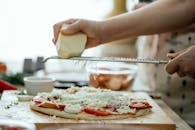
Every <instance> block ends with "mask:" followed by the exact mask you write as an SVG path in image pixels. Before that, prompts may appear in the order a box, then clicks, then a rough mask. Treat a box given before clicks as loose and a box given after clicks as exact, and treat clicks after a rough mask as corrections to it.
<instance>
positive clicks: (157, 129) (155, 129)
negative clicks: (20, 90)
mask: <svg viewBox="0 0 195 130" xmlns="http://www.w3.org/2000/svg"><path fill="white" fill-rule="evenodd" d="M4 97H6V99H5V98H4ZM3 98H4V99H3V100H4V101H0V103H2V102H5V101H6V102H7V101H11V100H15V99H13V98H14V97H11V96H3ZM11 98H12V99H11ZM154 101H155V102H156V103H157V104H158V105H159V106H160V108H161V109H162V110H163V111H164V113H166V114H167V115H168V116H169V118H170V119H171V120H172V121H173V122H174V123H175V124H176V130H192V129H191V128H190V127H189V125H188V124H187V123H186V122H185V121H183V120H182V119H181V118H180V117H179V116H178V115H177V114H176V113H175V112H173V111H172V110H171V109H170V108H169V107H168V106H167V105H166V104H165V103H164V102H163V101H162V100H160V99H159V100H154ZM22 109H23V110H24V113H25V108H22ZM15 113H18V111H17V109H16V110H15ZM21 114H22V111H21ZM1 115H3V114H1ZM10 115H11V113H10ZM24 115H25V114H24ZM38 115H39V113H38ZM16 116H17V115H16ZM33 116H34V117H33V118H36V116H37V115H33ZM21 117H22V116H20V118H21ZM154 117H155V116H154ZM159 117H160V118H163V115H162V116H159ZM0 118H3V116H0ZM29 120H30V118H29ZM37 120H39V118H37ZM167 120H169V119H167ZM165 122H166V121H165ZM36 128H37V129H41V130H42V129H43V130H44V129H57V128H66V129H68V130H77V129H79V130H80V129H86V130H92V129H95V130H100V129H105V130H111V129H112V130H113V129H114V130H115V129H123V130H126V129H130V128H132V129H134V130H164V129H163V128H164V126H163V124H162V125H161V124H158V125H155V124H147V123H146V124H144V125H138V124H131V125H128V123H123V124H120V123H113V122H106V123H104V122H103V123H102V122H98V123H97V122H96V123H95V122H93V123H91V122H90V123H83V122H76V123H75V122H74V123H71V122H69V123H68V122H67V123H63V122H61V123H59V122H58V121H57V120H56V122H50V123H48V122H46V123H44V122H40V123H36ZM167 128H170V130H172V128H173V126H172V125H170V127H167ZM66 129H65V130H66Z"/></svg>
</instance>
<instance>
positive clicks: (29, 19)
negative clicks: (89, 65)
mask: <svg viewBox="0 0 195 130" xmlns="http://www.w3.org/2000/svg"><path fill="white" fill-rule="evenodd" d="M137 2H138V0H71V1H70V0H69V1H65V0H41V1H40V0H17V1H16V0H0V16H1V20H0V46H1V47H0V61H3V62H6V63H7V66H8V69H9V70H10V71H13V72H14V71H21V70H22V69H24V68H22V67H21V66H22V65H23V64H24V59H25V58H26V59H27V61H29V60H30V62H33V60H35V61H36V60H39V61H40V60H41V58H42V57H48V56H53V55H57V54H56V48H55V46H54V45H53V43H52V38H53V25H54V24H55V23H57V22H59V21H62V20H66V19H69V18H86V19H92V20H102V19H105V18H107V17H111V16H114V15H117V14H120V13H124V12H126V11H131V9H132V7H133V6H134V5H135V3H137ZM125 42H129V41H128V40H127V41H125ZM126 46H127V45H124V47H123V48H125V49H126V48H127V47H126ZM128 46H129V45H128ZM116 48H117V47H115V48H113V49H112V50H113V52H114V51H116V50H115V49H116ZM92 52H94V51H90V50H89V51H88V50H87V51H86V52H85V53H84V55H96V56H102V52H106V50H105V48H104V47H103V48H102V47H100V49H96V54H94V53H93V54H92ZM123 52H125V51H124V50H123ZM126 53H127V54H126ZM128 53H130V51H129V50H127V52H125V54H121V55H122V56H125V57H128ZM133 53H134V54H133V55H135V52H133ZM106 55H107V54H106ZM108 55H111V56H112V54H108ZM116 55H118V53H117V54H116ZM116 55H115V54H114V56H116ZM103 56H104V55H103ZM27 64H28V63H27Z"/></svg>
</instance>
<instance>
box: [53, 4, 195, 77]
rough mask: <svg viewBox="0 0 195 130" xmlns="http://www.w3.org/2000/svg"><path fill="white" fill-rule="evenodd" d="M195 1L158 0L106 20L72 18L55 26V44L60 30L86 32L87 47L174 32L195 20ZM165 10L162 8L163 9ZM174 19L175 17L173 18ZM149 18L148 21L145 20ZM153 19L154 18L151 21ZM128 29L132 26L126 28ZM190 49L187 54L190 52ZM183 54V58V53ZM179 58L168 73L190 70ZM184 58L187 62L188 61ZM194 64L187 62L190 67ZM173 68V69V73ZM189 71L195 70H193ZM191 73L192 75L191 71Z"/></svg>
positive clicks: (67, 32) (66, 33) (68, 32)
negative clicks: (64, 27) (65, 25)
mask: <svg viewBox="0 0 195 130" xmlns="http://www.w3.org/2000/svg"><path fill="white" fill-rule="evenodd" d="M194 7H195V1H194V0H184V1H181V0H171V1H170V0H159V1H156V2H154V3H152V4H150V5H148V6H145V7H143V8H140V9H138V10H136V11H134V12H133V13H126V14H123V15H119V16H116V17H112V18H110V19H107V20H105V21H91V20H84V19H69V20H66V21H63V22H60V23H57V24H55V25H54V39H53V42H54V43H55V42H56V40H57V37H58V34H59V32H60V31H61V32H62V34H64V35H71V34H74V33H76V32H83V33H86V34H87V36H88V39H87V45H86V48H90V47H95V46H98V45H100V44H101V43H106V42H110V41H114V40H119V39H123V38H126V37H129V36H138V35H149V34H155V33H163V32H167V31H173V30H176V29H178V28H181V27H185V26H190V24H193V22H194V20H195V8H194ZM161 10H163V11H161ZM172 18H174V20H170V19H172ZM147 19H148V20H150V22H146V21H145V20H147ZM152 19H154V20H152ZM64 23H66V24H69V26H68V27H67V28H66V29H64V30H61V27H62V25H63V24H64ZM127 28H129V29H127ZM190 52H191V51H189V52H188V53H190ZM180 57H183V55H182V54H181V55H180ZM175 59H177V58H176V57H175V58H174V59H173V60H172V61H171V62H170V63H169V64H168V65H167V69H166V70H167V71H168V73H171V74H172V73H174V72H178V73H180V71H181V72H182V75H184V74H187V75H188V73H189V72H183V71H182V70H181V68H185V66H186V64H181V63H180V64H179V62H176V60H175ZM186 61H187V59H186V60H184V62H186ZM173 63H177V64H179V65H176V66H181V67H179V68H178V69H174V68H172V67H176V66H172V65H170V64H173ZM191 65H192V64H190V65H188V67H189V66H191ZM172 71H173V72H172ZM190 73H195V72H193V71H190ZM190 75H192V74H190Z"/></svg>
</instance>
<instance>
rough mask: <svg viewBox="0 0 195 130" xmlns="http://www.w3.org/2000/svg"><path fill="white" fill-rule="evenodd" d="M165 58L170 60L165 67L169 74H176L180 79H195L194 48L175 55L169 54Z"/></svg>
mask: <svg viewBox="0 0 195 130" xmlns="http://www.w3.org/2000/svg"><path fill="white" fill-rule="evenodd" d="M167 56H168V57H169V58H171V59H172V60H171V61H170V62H169V63H168V64H167V66H166V71H167V72H168V73H169V74H173V73H175V72H177V74H178V75H179V76H180V77H184V76H189V77H192V78H195V46H191V47H189V48H187V49H185V50H182V51H179V52H177V53H169V54H167Z"/></svg>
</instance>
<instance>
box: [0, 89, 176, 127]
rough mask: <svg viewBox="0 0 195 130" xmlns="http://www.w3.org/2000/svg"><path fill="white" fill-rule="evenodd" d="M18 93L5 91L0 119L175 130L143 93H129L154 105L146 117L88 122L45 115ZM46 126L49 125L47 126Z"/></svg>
mask: <svg viewBox="0 0 195 130" xmlns="http://www.w3.org/2000/svg"><path fill="white" fill-rule="evenodd" d="M15 93H16V91H4V93H3V94H2V98H1V101H0V118H3V119H16V120H21V121H25V122H30V123H35V124H40V126H44V124H43V123H66V124H72V123H77V124H75V125H78V124H94V123H95V124H113V125H119V126H120V125H129V126H131V127H132V126H136V127H140V128H141V127H142V128H143V127H145V128H148V127H149V128H151V129H152V130H154V129H158V130H175V129H176V127H175V123H174V122H173V121H172V120H171V119H170V118H169V117H168V115H166V113H165V112H164V111H163V110H162V109H161V108H160V107H159V106H158V105H157V104H156V103H155V102H154V101H153V100H152V99H151V98H150V97H149V96H148V95H147V94H146V93H141V92H135V93H129V94H131V95H132V97H135V98H136V97H137V98H145V99H147V100H148V101H149V103H150V104H151V105H152V107H153V108H152V112H151V113H150V114H148V115H146V116H141V117H137V118H127V119H120V120H100V121H87V120H72V119H64V118H59V117H55V116H49V115H45V114H42V113H39V112H36V111H33V110H31V109H30V108H29V102H18V104H14V103H13V102H17V95H16V94H15ZM11 103H12V104H13V105H12V106H11V107H10V108H8V109H5V107H6V105H9V104H11ZM45 125H46V126H47V125H48V124H45Z"/></svg>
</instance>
